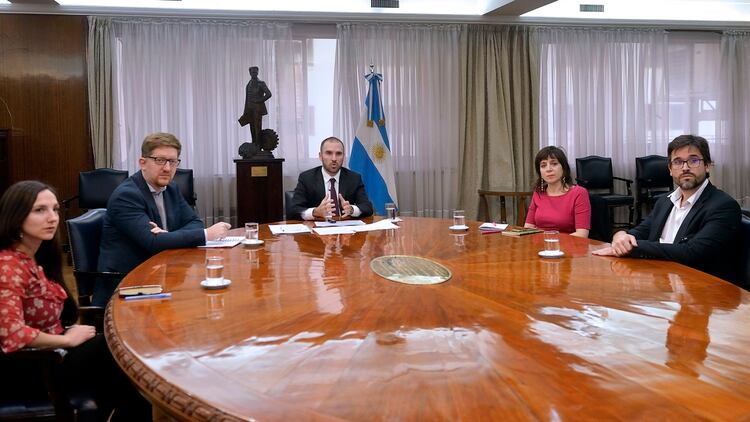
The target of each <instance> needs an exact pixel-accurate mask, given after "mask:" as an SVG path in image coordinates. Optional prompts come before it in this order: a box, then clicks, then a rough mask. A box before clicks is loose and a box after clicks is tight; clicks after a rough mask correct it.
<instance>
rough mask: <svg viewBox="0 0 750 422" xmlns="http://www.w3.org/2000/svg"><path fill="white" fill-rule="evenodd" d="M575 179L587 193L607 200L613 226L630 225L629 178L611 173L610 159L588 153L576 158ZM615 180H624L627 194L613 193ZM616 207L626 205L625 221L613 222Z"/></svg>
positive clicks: (631, 203) (631, 211) (631, 207)
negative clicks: (585, 155)
mask: <svg viewBox="0 0 750 422" xmlns="http://www.w3.org/2000/svg"><path fill="white" fill-rule="evenodd" d="M576 175H577V177H576V181H577V183H578V184H579V185H581V186H582V187H584V188H586V190H588V191H589V193H591V194H593V195H598V196H600V197H601V198H603V199H604V200H605V201H606V202H607V206H608V207H609V210H610V221H612V222H613V223H612V225H613V226H621V227H622V226H625V227H630V226H631V223H632V221H633V193H632V191H631V188H630V185H631V184H632V183H633V181H632V180H630V179H624V178H622V177H616V176H614V175H613V174H612V159H611V158H606V157H599V156H597V155H590V156H588V157H583V158H576ZM615 180H619V181H622V182H625V187H626V189H627V194H626V195H623V194H618V193H615ZM616 207H628V221H627V223H619V224H617V223H614V212H613V211H612V210H613V209H614V208H616Z"/></svg>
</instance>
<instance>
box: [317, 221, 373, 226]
mask: <svg viewBox="0 0 750 422" xmlns="http://www.w3.org/2000/svg"><path fill="white" fill-rule="evenodd" d="M364 225H365V222H364V221H362V220H341V221H336V222H335V223H329V222H328V221H316V222H315V227H346V226H364Z"/></svg>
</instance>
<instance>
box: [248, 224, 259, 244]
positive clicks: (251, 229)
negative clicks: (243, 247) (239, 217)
mask: <svg viewBox="0 0 750 422" xmlns="http://www.w3.org/2000/svg"><path fill="white" fill-rule="evenodd" d="M245 240H247V241H250V242H257V241H258V223H245Z"/></svg>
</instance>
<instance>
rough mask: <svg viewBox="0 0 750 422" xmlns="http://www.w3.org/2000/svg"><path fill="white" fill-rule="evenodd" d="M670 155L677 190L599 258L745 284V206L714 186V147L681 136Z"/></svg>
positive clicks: (616, 237) (622, 233)
mask: <svg viewBox="0 0 750 422" xmlns="http://www.w3.org/2000/svg"><path fill="white" fill-rule="evenodd" d="M667 156H668V157H669V172H670V174H671V175H672V179H673V180H674V183H675V185H677V186H678V187H677V189H675V190H674V191H673V192H671V193H670V194H669V195H665V196H663V197H662V198H660V199H659V200H658V201H657V202H656V204H655V205H654V209H653V211H652V212H651V214H649V216H648V217H647V218H646V219H645V220H643V222H642V223H641V224H639V225H638V226H637V227H635V228H633V229H630V230H628V231H619V232H617V233H615V235H614V237H613V238H612V245H611V246H609V247H606V248H603V249H599V250H596V251H594V252H593V253H594V254H595V255H602V256H631V257H634V258H651V259H663V260H669V261H676V262H679V263H681V264H684V265H687V266H689V267H693V268H695V269H698V270H701V271H704V272H707V273H709V274H712V275H714V276H716V277H719V278H722V279H724V280H727V281H730V282H734V283H736V284H742V282H741V280H740V277H739V264H740V262H739V261H740V255H739V252H740V246H741V239H740V237H739V233H740V230H739V229H740V219H741V214H740V206H739V204H738V203H737V201H735V200H734V199H733V198H732V197H731V196H729V195H727V194H726V193H724V192H723V191H721V190H719V189H717V188H716V187H715V186H714V185H712V184H711V182H709V180H708V178H709V172H710V170H711V169H712V168H713V162H712V161H711V153H710V151H709V149H708V142H706V140H705V139H704V138H702V137H700V136H695V135H680V136H678V137H676V138H675V139H674V140H673V141H672V142H670V143H669V146H668V147H667Z"/></svg>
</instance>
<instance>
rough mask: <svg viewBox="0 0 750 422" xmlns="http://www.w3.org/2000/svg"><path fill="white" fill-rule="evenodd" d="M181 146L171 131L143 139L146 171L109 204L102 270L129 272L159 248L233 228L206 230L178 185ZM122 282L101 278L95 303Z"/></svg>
mask: <svg viewBox="0 0 750 422" xmlns="http://www.w3.org/2000/svg"><path fill="white" fill-rule="evenodd" d="M181 150H182V145H181V144H180V141H179V140H178V139H177V138H176V137H175V136H174V135H172V134H169V133H154V134H151V135H148V136H146V138H145V139H144V140H143V144H142V145H141V158H140V159H139V160H138V163H139V164H140V167H141V171H139V172H137V173H135V174H134V175H132V176H131V177H130V178H128V179H127V180H125V181H124V182H123V183H122V184H121V185H120V186H118V187H117V189H115V191H114V192H113V193H112V196H111V197H110V198H109V201H108V202H107V213H106V215H105V217H104V226H103V228H102V239H101V245H100V252H99V265H98V269H99V271H116V272H123V273H127V272H129V271H130V270H132V269H133V268H135V267H136V266H138V265H139V264H141V263H142V262H143V261H145V260H146V259H148V258H150V257H151V256H153V255H155V254H156V253H158V252H161V251H163V250H166V249H177V248H192V247H195V246H200V245H205V244H206V240H215V239H219V238H221V237H223V236H225V235H226V232H227V230H229V229H230V228H231V226H230V225H229V224H228V223H216V224H214V225H213V226H211V227H209V228H208V229H204V228H203V222H202V221H201V220H200V218H198V215H197V214H196V213H195V211H194V210H193V209H192V208H191V207H190V206H189V205H188V204H187V202H186V201H185V199H184V198H183V197H182V194H181V193H180V191H179V188H178V187H177V185H175V184H174V183H172V179H173V178H174V175H175V173H176V172H177V166H179V164H180V151H181ZM117 284H119V280H98V281H97V282H96V285H95V287H94V298H93V304H94V305H99V306H103V305H105V304H106V303H107V301H109V298H110V296H112V293H113V292H114V290H115V289H116V288H117Z"/></svg>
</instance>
